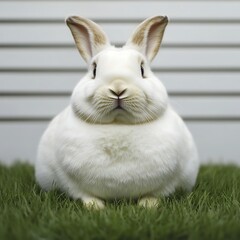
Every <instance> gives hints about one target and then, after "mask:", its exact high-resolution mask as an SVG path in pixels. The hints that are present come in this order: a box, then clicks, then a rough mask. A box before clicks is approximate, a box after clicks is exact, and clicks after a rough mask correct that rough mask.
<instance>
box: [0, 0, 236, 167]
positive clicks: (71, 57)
mask: <svg viewBox="0 0 240 240" xmlns="http://www.w3.org/2000/svg"><path fill="white" fill-rule="evenodd" d="M72 14H77V15H80V16H85V17H88V18H91V19H93V20H95V21H97V22H98V23H99V24H100V25H102V27H103V28H104V30H105V31H106V32H107V33H108V35H109V38H110V39H111V40H112V42H113V43H114V44H117V45H121V44H123V43H124V42H125V41H126V40H127V39H128V36H129V35H130V33H131V32H132V30H133V29H134V28H135V26H136V25H137V24H138V23H139V22H141V21H142V20H143V19H144V18H147V17H150V16H153V15H167V16H168V17H169V18H170V23H169V26H168V27H167V30H166V32H165V36H164V41H163V46H162V48H161V49H160V52H159V55H158V57H157V58H156V60H154V62H153V64H152V67H153V70H154V71H155V72H156V74H157V75H158V76H159V78H161V80H162V82H163V83H164V84H165V86H166V87H167V89H168V92H169V94H170V97H171V101H172V104H173V105H174V106H175V108H176V109H177V111H178V112H179V113H180V114H181V116H182V117H183V118H184V119H185V121H186V123H187V124H188V126H189V128H190V130H191V131H192V133H193V135H194V137H195V140H196V142H197V145H198V148H199V152H200V156H201V160H202V162H203V163H206V162H209V161H213V162H228V163H229V162H232V163H233V162H234V163H238V164H239V163H240V1H210V0H209V1H172V0H166V1H126V0H125V1H110V0H109V1H67V0H65V1H63V0H62V1H34V0H33V1H20V0H18V1H11V0H8V1H1V2H0V159H1V161H2V162H8V163H11V162H13V161H14V160H15V159H23V160H28V161H30V162H33V161H34V159H35V154H36V149H37V144H38V141H39V138H40V136H41V134H42V133H43V131H44V129H45V128H46V126H47V124H48V122H49V121H50V119H51V118H52V117H53V116H54V115H56V114H57V113H58V112H60V111H61V110H62V109H63V108H64V107H65V106H66V105H67V104H68V102H69V96H70V93H71V91H72V89H73V87H74V85H75V84H76V83H77V81H78V80H79V79H80V78H81V76H82V75H83V74H84V72H85V69H86V65H85V64H84V62H83V61H82V60H81V57H80V56H79V54H78V51H77V50H76V48H75V47H74V44H73V39H72V36H71V34H70V31H69V29H68V28H67V26H66V25H65V23H64V19H65V18H66V17H67V16H69V15H72Z"/></svg>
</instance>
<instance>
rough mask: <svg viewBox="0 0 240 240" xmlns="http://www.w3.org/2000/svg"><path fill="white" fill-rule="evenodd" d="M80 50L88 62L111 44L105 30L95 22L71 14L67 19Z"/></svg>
mask: <svg viewBox="0 0 240 240" xmlns="http://www.w3.org/2000/svg"><path fill="white" fill-rule="evenodd" d="M66 23H67V25H68V27H69V28H70V30H71V32H72V35H73V38H74V40H75V43H76V45H77V48H78V51H79V52H80V54H81V55H82V57H83V59H84V60H85V61H86V62H88V63H89V62H90V60H91V59H92V57H94V56H95V55H96V54H97V53H99V52H100V51H101V50H103V49H104V48H106V47H108V46H110V43H109V41H108V38H107V36H106V34H105V33H104V31H103V30H102V29H101V27H100V26H99V25H97V24H96V23H95V22H93V21H91V20H89V19H87V18H83V17H78V16H71V17H68V18H67V19H66Z"/></svg>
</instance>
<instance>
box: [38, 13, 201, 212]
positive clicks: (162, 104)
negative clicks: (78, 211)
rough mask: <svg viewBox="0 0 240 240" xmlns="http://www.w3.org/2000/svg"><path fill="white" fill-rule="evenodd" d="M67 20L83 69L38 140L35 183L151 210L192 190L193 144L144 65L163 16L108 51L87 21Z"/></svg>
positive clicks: (99, 202) (87, 200)
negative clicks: (67, 101) (180, 192)
mask: <svg viewBox="0 0 240 240" xmlns="http://www.w3.org/2000/svg"><path fill="white" fill-rule="evenodd" d="M66 22H67V25H68V27H69V28H70V30H71V32H72V35H73V37H74V40H75V42H76V45H77V48H78V50H79V52H80V54H81V55H82V57H83V59H84V60H85V61H86V62H87V63H88V65H89V70H88V73H87V74H86V75H85V76H84V77H83V78H82V79H81V80H80V82H79V83H78V84H77V86H76V87H75V89H74V91H73V94H72V97H71V103H70V105H69V106H68V107H67V108H66V109H65V110H64V111H63V112H61V113H60V114H59V115H57V116H56V117H55V118H54V119H53V120H52V122H51V123H50V125H49V126H48V128H47V130H46V131H45V133H44V135H43V136H42V139H41V141H40V144H39V149H38V156H37V161H36V165H35V174H36V179H37V182H38V183H39V184H40V186H41V187H42V188H43V189H45V190H51V189H53V188H58V189H60V190H62V191H64V192H66V193H67V194H68V195H70V196H71V197H72V198H74V199H81V200H82V201H83V204H84V205H85V206H87V207H92V206H93V207H96V208H103V207H104V200H107V199H118V198H134V199H138V200H139V204H140V205H142V206H146V207H151V206H155V205H157V204H158V201H157V198H158V197H160V196H167V195H169V194H171V193H173V192H174V191H175V190H176V188H183V189H185V190H191V189H192V187H193V186H194V184H195V181H196V177H197V174H198V169H199V160H198V154H197V149H196V146H195V144H194V141H193V138H192V136H191V134H190V132H189V131H188V129H187V127H186V126H185V124H184V122H183V121H182V119H181V118H180V117H179V116H178V114H177V113H176V112H175V111H174V110H173V108H172V107H171V106H170V104H169V101H168V95H167V92H166V89H165V87H164V86H163V85H162V83H161V82H160V80H159V79H158V78H157V77H156V76H155V75H154V74H153V72H152V71H151V69H150V66H149V64H150V62H151V61H152V59H153V58H154V57H155V55H156V54H157V52H158V50H159V47H160V44H161V41H162V37H163V33H164V30H165V27H166V25H167V23H168V19H167V17H161V16H157V17H152V18H148V19H146V20H145V21H144V22H142V23H141V24H140V25H139V26H138V27H137V29H136V30H135V32H134V33H133V34H132V36H131V37H130V39H129V40H128V42H127V43H126V45H125V46H124V47H122V48H116V47H114V46H111V45H110V43H109V41H108V39H107V37H106V35H105V33H104V32H103V31H102V30H101V28H100V27H99V26H98V25H97V24H96V23H94V22H92V21H90V20H88V19H85V18H81V17H77V16H72V17H69V18H68V19H67V20H66Z"/></svg>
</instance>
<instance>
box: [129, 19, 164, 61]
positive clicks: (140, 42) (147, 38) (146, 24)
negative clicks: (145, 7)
mask: <svg viewBox="0 0 240 240" xmlns="http://www.w3.org/2000/svg"><path fill="white" fill-rule="evenodd" d="M167 24H168V18H167V17H166V16H156V17H151V18H148V19H146V20H145V21H143V22H142V23H141V24H140V25H139V26H138V27H137V29H136V30H135V31H134V33H133V34H132V36H131V37H130V39H129V40H128V42H127V44H126V46H130V47H132V48H135V49H136V50H138V51H139V52H141V53H142V54H144V55H145V56H146V57H147V59H148V60H149V61H150V62H151V61H152V60H153V59H154V57H155V56H156V54H157V53H158V50H159V47H160V45H161V42H162V38H163V34H164V31H165V28H166V26H167Z"/></svg>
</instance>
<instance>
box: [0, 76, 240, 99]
mask: <svg viewBox="0 0 240 240" xmlns="http://www.w3.org/2000/svg"><path fill="white" fill-rule="evenodd" d="M155 74H156V76H157V77H158V78H159V79H161V81H162V82H163V83H164V85H165V86H166V88H167V90H168V91H170V92H175V93H181V92H185V93H186V92H188V93H193V94H194V93H199V92H200V93H206V94H207V93H213V92H215V93H216V94H217V93H229V94H231V93H240V80H239V79H240V72H239V73H191V72H190V73H189V72H183V73H174V72H173V73H171V72H169V73H162V72H155ZM83 75H84V73H75V72H73V73H58V72H55V73H44V72H43V73H11V72H9V73H0V96H1V93H4V94H5V95H6V94H8V93H12V92H15V93H29V94H31V93H32V94H34V93H36V92H42V93H46V94H47V93H56V94H57V93H63V92H64V93H66V94H70V93H71V92H72V90H73V88H74V87H75V85H76V84H77V83H78V81H79V80H80V79H81V77H82V76H83Z"/></svg>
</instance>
